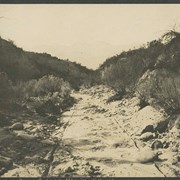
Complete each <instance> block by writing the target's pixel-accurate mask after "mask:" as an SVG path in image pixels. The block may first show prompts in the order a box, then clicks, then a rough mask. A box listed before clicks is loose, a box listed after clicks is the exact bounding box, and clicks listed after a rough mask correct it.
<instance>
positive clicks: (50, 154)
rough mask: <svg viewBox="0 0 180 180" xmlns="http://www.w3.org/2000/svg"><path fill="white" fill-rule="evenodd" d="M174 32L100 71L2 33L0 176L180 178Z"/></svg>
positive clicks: (179, 51) (179, 81) (179, 79)
mask: <svg viewBox="0 0 180 180" xmlns="http://www.w3.org/2000/svg"><path fill="white" fill-rule="evenodd" d="M179 130H180V34H179V33H177V32H174V31H170V32H168V33H166V34H165V35H164V36H162V37H161V38H160V39H158V40H155V41H152V42H150V43H148V44H147V45H145V46H143V47H141V48H137V49H134V50H129V51H127V52H122V53H121V54H120V55H117V56H114V57H112V58H109V59H107V60H106V61H105V62H104V63H103V64H102V65H101V66H100V67H99V68H98V69H97V70H95V71H93V70H89V69H87V68H86V67H83V66H81V65H79V64H77V63H73V62H70V61H68V60H62V59H58V58H56V57H52V56H51V55H49V54H46V53H35V52H27V51H24V50H23V49H21V48H18V47H16V45H14V43H13V42H12V41H6V40H4V39H0V144H1V147H0V177H2V178H5V177H10V178H11V177H180V171H179V167H180V153H179V149H180V148H179V147H180V143H179V142H180V141H179V138H180V135H179V134H180V133H179Z"/></svg>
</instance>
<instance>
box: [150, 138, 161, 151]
mask: <svg viewBox="0 0 180 180" xmlns="http://www.w3.org/2000/svg"><path fill="white" fill-rule="evenodd" d="M151 148H152V149H153V150H156V149H159V148H163V143H162V142H161V141H159V140H155V141H154V142H153V143H152V145H151Z"/></svg>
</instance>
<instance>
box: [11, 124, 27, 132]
mask: <svg viewBox="0 0 180 180" xmlns="http://www.w3.org/2000/svg"><path fill="white" fill-rule="evenodd" d="M10 129H12V130H16V131H18V130H23V129H24V125H23V124H22V123H19V122H18V123H15V124H13V125H12V126H11V127H10Z"/></svg>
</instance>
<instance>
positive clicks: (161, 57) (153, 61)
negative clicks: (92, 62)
mask: <svg viewBox="0 0 180 180" xmlns="http://www.w3.org/2000/svg"><path fill="white" fill-rule="evenodd" d="M97 71H98V72H99V73H100V74H101V80H102V82H103V83H105V84H107V85H109V86H111V87H113V88H115V89H116V90H118V91H121V92H131V93H132V92H136V93H138V94H139V96H141V98H142V99H143V100H144V101H148V100H150V99H151V98H154V99H156V100H159V101H160V102H161V103H166V105H165V106H171V111H172V109H173V111H177V112H179V108H180V90H179V89H180V82H179V78H180V33H178V32H174V31H169V32H168V33H166V34H164V35H163V36H162V37H161V38H160V39H158V40H154V41H152V42H150V43H147V45H146V46H142V47H140V48H138V49H134V50H129V51H127V52H122V53H121V54H120V55H117V56H113V57H111V58H109V59H107V60H106V61H105V62H104V63H103V64H102V65H101V66H100V67H99V69H98V70H97ZM165 101H166V102H165ZM170 101H173V102H170ZM168 103H169V105H167V104H168ZM172 103H173V104H172ZM167 108H170V107H167Z"/></svg>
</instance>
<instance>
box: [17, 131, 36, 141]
mask: <svg viewBox="0 0 180 180" xmlns="http://www.w3.org/2000/svg"><path fill="white" fill-rule="evenodd" d="M17 137H19V138H21V139H23V140H27V141H30V140H35V139H36V138H37V137H36V136H33V135H30V134H26V133H24V132H20V133H18V134H17Z"/></svg>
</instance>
